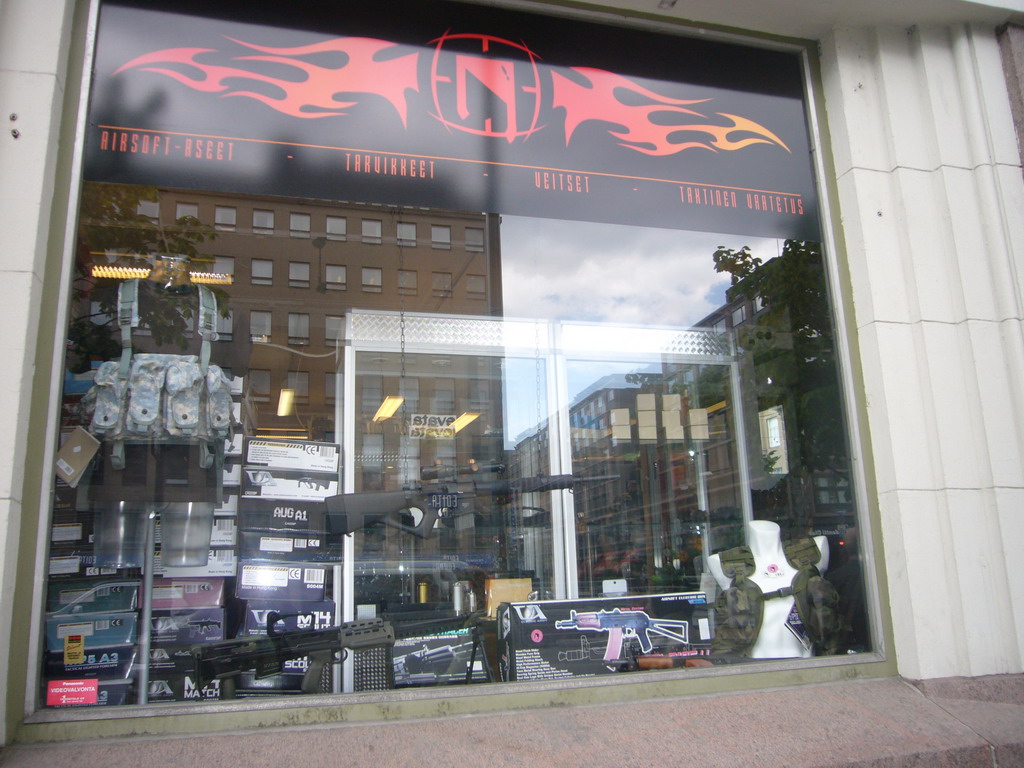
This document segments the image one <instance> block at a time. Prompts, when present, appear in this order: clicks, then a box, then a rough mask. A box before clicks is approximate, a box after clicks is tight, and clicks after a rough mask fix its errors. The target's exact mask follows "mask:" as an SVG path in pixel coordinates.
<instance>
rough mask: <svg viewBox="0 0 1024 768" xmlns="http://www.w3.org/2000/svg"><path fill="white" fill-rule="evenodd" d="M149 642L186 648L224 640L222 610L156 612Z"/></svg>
mask: <svg viewBox="0 0 1024 768" xmlns="http://www.w3.org/2000/svg"><path fill="white" fill-rule="evenodd" d="M150 622H151V634H150V642H151V644H152V645H155V646H187V645H193V644H195V643H210V642H214V641H216V640H223V639H224V634H225V633H224V609H223V608H193V609H192V610H187V611H153V615H152V616H151V617H150Z"/></svg>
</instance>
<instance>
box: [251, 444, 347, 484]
mask: <svg viewBox="0 0 1024 768" xmlns="http://www.w3.org/2000/svg"><path fill="white" fill-rule="evenodd" d="M340 456H341V452H340V451H339V450H338V446H337V444H336V443H311V442H308V441H306V440H262V439H257V438H249V440H248V442H246V444H245V466H246V468H247V469H249V468H253V469H255V468H259V467H262V468H264V469H293V470H299V471H302V472H323V473H327V474H330V475H334V476H335V477H337V474H338V466H339V462H338V460H339V457H340Z"/></svg>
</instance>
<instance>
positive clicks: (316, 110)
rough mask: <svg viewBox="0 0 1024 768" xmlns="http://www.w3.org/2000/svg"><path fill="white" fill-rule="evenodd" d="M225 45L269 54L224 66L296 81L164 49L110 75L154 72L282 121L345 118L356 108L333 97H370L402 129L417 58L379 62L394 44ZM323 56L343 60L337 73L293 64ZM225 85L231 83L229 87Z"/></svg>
mask: <svg viewBox="0 0 1024 768" xmlns="http://www.w3.org/2000/svg"><path fill="white" fill-rule="evenodd" d="M228 39H229V40H232V42H235V43H238V44H239V45H242V46H245V47H246V48H250V49H252V50H255V51H260V52H262V53H265V54H272V55H268V56H238V57H234V58H232V59H230V61H232V62H270V63H273V64H282V65H285V66H288V67H292V68H294V69H295V70H297V74H298V75H299V78H298V79H293V80H285V79H282V78H279V77H270V76H268V75H265V74H261V73H259V72H257V71H254V70H253V69H245V68H243V66H244V65H242V66H222V65H217V64H212V63H206V62H204V61H200V60H199V59H200V57H203V58H209V57H208V56H206V54H216V53H217V52H216V51H214V50H213V49H210V48H168V49H166V50H163V51H154V52H153V53H147V54H144V55H142V56H139V57H137V58H135V59H132V60H131V61H129V62H128V63H127V64H125V65H123V66H122V67H120V68H119V69H118V70H117V72H115V73H114V74H117V73H119V72H123V71H124V70H126V69H133V68H139V69H143V70H145V71H147V72H158V73H160V74H163V75H167V76H168V77H172V78H174V79H175V80H177V81H179V82H181V83H184V84H185V85H187V86H189V87H190V88H194V89H196V90H197V91H205V92H208V93H219V94H220V95H222V96H242V97H245V98H250V99H255V100H257V101H261V102H263V103H264V104H266V105H267V106H269V107H272V108H274V109H276V110H278V111H279V112H283V113H284V114H286V115H291V116H292V117H302V118H316V117H330V116H336V115H345V114H347V110H348V109H349V108H351V107H353V106H355V105H356V104H357V103H358V102H357V101H349V100H343V99H340V98H338V96H339V94H348V95H353V94H360V93H363V94H374V95H377V96H381V97H383V98H384V99H386V100H387V101H388V102H389V103H390V104H391V105H392V106H393V107H394V108H395V110H396V111H397V112H398V114H399V115H400V116H401V118H402V124H403V125H405V124H406V117H407V105H406V100H405V91H406V89H412V90H415V89H416V61H417V56H416V54H412V53H410V54H406V55H404V56H397V57H394V58H390V59H384V60H382V59H381V57H380V56H379V54H380V53H382V52H386V51H388V49H395V50H397V48H398V46H397V45H396V44H395V43H389V42H387V41H384V40H374V39H371V38H365V37H342V38H335V39H333V40H325V41H324V42H321V43H315V44H313V45H303V46H298V47H295V48H270V47H266V46H260V45H253V44H251V43H246V42H243V41H241V40H235V39H234V38H228ZM323 53H342V54H345V56H346V61H345V63H344V64H342V65H341V66H338V67H324V66H320V65H317V64H313V63H311V62H308V61H303V60H302V59H300V58H296V57H299V56H309V55H313V54H323ZM164 64H179V65H185V66H186V67H191V68H195V69H197V70H199V73H200V75H199V76H193V75H191V74H186V72H185V71H179V70H178V69H168V68H166V67H164V66H154V65H164ZM246 80H248V81H250V82H253V81H255V82H256V83H262V84H265V85H270V86H275V87H276V88H278V89H280V90H281V92H282V93H283V94H284V95H283V96H282V97H277V98H276V97H274V96H270V95H268V94H267V93H260V92H258V91H256V90H247V89H245V88H240V87H238V81H241V82H244V81H246ZM228 81H232V84H229V82H228ZM264 90H266V88H264Z"/></svg>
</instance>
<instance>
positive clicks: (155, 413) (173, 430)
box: [81, 280, 234, 469]
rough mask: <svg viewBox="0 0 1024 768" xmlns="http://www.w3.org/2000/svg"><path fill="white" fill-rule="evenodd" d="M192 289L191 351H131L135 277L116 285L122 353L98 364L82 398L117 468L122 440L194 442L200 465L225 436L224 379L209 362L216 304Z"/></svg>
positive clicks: (228, 428) (87, 421) (202, 290)
mask: <svg viewBox="0 0 1024 768" xmlns="http://www.w3.org/2000/svg"><path fill="white" fill-rule="evenodd" d="M197 287H198V290H199V335H200V336H201V337H202V349H201V353H200V356H199V357H196V356H195V355H164V354H148V353H140V354H137V355H133V354H132V340H131V329H132V328H133V327H135V326H137V325H138V324H139V320H138V318H139V312H138V297H139V286H138V281H137V280H127V281H125V282H123V283H122V284H121V285H120V287H119V288H118V313H117V323H118V326H119V327H120V329H121V349H122V352H121V359H120V360H110V361H108V362H105V363H102V364H101V365H100V367H99V369H98V370H97V371H96V380H95V384H94V385H93V387H92V388H91V389H90V390H89V391H88V392H87V393H86V394H85V397H83V398H82V411H81V413H82V423H83V425H84V426H85V428H86V429H87V430H88V431H89V432H90V433H92V434H93V435H94V436H96V437H97V438H99V439H100V440H102V441H104V442H107V443H109V444H110V445H111V464H112V466H113V467H114V468H115V469H124V461H125V459H124V446H125V443H146V444H151V443H179V444H196V445H199V446H200V447H201V453H200V466H202V467H203V468H209V467H211V466H213V464H214V459H215V456H216V455H217V451H218V450H222V448H223V444H224V440H225V439H227V438H229V437H230V436H231V432H232V428H233V426H234V419H233V417H232V403H231V385H230V382H229V381H228V379H227V377H226V376H225V375H224V372H223V371H222V370H221V369H220V368H219V367H218V366H216V365H210V362H209V361H210V341H211V340H216V338H217V331H216V328H217V302H216V299H215V298H214V296H213V294H212V293H211V292H210V290H209V288H207V287H206V286H204V285H200V286H197Z"/></svg>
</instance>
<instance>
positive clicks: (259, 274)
mask: <svg viewBox="0 0 1024 768" xmlns="http://www.w3.org/2000/svg"><path fill="white" fill-rule="evenodd" d="M250 268H251V269H252V284H253V285H273V284H274V262H273V261H271V260H270V259H253V260H252V261H251V262H250Z"/></svg>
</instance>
